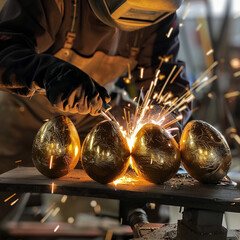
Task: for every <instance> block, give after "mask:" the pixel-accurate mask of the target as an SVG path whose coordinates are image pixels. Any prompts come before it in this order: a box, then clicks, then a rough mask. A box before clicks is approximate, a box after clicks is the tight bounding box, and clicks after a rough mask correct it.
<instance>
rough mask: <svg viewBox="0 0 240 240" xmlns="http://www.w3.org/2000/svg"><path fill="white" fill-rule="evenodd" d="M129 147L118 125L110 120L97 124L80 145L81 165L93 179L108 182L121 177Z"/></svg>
mask: <svg viewBox="0 0 240 240" xmlns="http://www.w3.org/2000/svg"><path fill="white" fill-rule="evenodd" d="M129 155H130V153H129V148H128V144H127V140H126V139H125V138H124V137H123V135H122V133H121V131H120V129H119V127H118V125H117V124H116V123H114V122H112V121H103V122H101V123H99V124H97V125H96V126H95V127H94V128H93V129H92V131H91V132H90V133H89V134H88V135H87V137H86V138H85V140H84V142H83V146H82V157H81V160H82V166H83V168H84V169H85V171H86V172H87V174H88V175H89V176H90V177H91V178H92V179H93V180H95V181H97V182H100V183H103V184H105V183H109V182H112V181H114V180H115V179H117V178H119V177H121V176H122V175H123V174H124V173H125V171H126V170H127V167H128V164H129V163H128V162H129V161H128V159H129Z"/></svg>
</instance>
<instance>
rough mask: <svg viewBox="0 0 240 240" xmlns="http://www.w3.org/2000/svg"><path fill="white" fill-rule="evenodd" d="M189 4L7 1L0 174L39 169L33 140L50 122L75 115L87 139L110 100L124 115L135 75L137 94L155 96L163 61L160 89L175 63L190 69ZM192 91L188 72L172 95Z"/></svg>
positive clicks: (0, 24) (1, 59)
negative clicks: (183, 23)
mask: <svg viewBox="0 0 240 240" xmlns="http://www.w3.org/2000/svg"><path fill="white" fill-rule="evenodd" d="M181 3H182V0H168V1H167V0H152V1H148V0H141V1H139V0H35V1H29V0H7V2H6V4H5V5H4V7H3V9H2V10H1V13H0V89H1V90H2V91H0V172H4V171H6V170H9V169H11V168H14V167H16V161H18V160H22V163H21V165H23V166H32V161H31V148H32V142H33V139H34V137H35V135H36V133H37V131H38V130H39V128H40V127H41V126H42V124H43V121H44V120H45V119H50V118H52V117H53V116H56V115H60V114H64V115H66V116H68V117H70V118H71V120H72V121H73V123H74V124H75V126H76V128H77V130H78V132H79V136H80V138H81V140H83V139H84V137H85V136H86V134H87V133H88V132H89V131H90V130H91V128H92V127H93V126H94V125H95V124H96V123H97V122H99V121H100V120H102V117H101V116H99V113H100V110H101V108H102V105H103V104H104V103H105V102H109V101H110V99H111V102H110V105H111V106H112V110H111V112H112V113H113V115H114V113H116V115H119V116H120V117H121V115H122V111H123V107H124V106H127V105H128V103H129V102H132V100H131V99H130V98H129V97H128V95H127V94H126V92H125V90H123V89H122V88H120V87H119V86H120V85H121V84H118V83H119V78H120V77H123V76H125V77H126V76H128V75H129V74H128V75H127V73H128V72H129V71H130V72H131V79H130V80H131V81H134V88H136V89H141V88H142V87H143V89H144V90H143V91H147V89H148V87H149V85H150V83H151V81H152V80H153V79H154V75H155V70H156V68H157V67H158V66H159V62H160V59H168V61H164V63H163V64H162V66H161V76H163V78H162V80H161V81H159V83H158V86H157V87H156V89H160V88H161V86H162V85H163V84H164V80H166V76H168V75H169V73H170V72H171V70H172V68H173V66H174V65H176V66H177V69H176V71H177V70H178V69H180V67H181V66H184V63H183V62H181V61H179V60H177V53H178V50H179V41H178V33H179V29H178V22H177V16H176V10H177V9H178V8H179V7H180V5H181ZM170 29H171V34H168V33H169V31H170ZM140 70H141V71H142V70H144V71H143V74H140ZM164 76H165V78H164ZM117 85H118V86H117ZM168 88H169V87H167V89H166V91H168V90H169V89H168ZM187 88H188V82H187V80H186V78H185V73H184V70H183V71H181V73H180V74H179V75H178V77H177V78H176V79H175V81H174V83H173V84H171V86H170V90H171V92H172V93H173V94H174V95H176V96H180V95H181V94H182V93H183V92H185V91H186V89H187ZM110 96H111V97H110ZM185 112H186V114H185V118H184V120H183V122H182V124H184V121H185V120H186V119H187V118H188V115H189V114H188V113H189V111H187V110H185ZM81 142H82V141H81Z"/></svg>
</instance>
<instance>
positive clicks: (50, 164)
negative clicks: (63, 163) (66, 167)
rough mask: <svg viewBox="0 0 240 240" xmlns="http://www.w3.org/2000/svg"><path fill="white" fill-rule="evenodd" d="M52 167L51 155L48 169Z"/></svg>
mask: <svg viewBox="0 0 240 240" xmlns="http://www.w3.org/2000/svg"><path fill="white" fill-rule="evenodd" d="M52 165H53V155H51V157H50V162H49V169H52Z"/></svg>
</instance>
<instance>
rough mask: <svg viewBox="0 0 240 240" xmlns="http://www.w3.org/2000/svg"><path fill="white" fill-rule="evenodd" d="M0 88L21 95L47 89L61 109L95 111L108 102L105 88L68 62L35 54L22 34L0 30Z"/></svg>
mask: <svg viewBox="0 0 240 240" xmlns="http://www.w3.org/2000/svg"><path fill="white" fill-rule="evenodd" d="M0 89H1V90H4V91H8V92H11V93H15V94H18V95H21V96H26V97H29V96H32V94H38V93H42V92H43V91H39V90H41V89H45V90H46V95H47V98H48V99H49V101H50V102H51V104H52V105H53V106H56V107H57V108H59V109H60V110H61V111H64V112H70V113H80V114H88V113H90V114H91V115H98V114H99V112H100V109H101V107H102V105H103V103H106V102H109V101H110V97H109V95H108V93H107V91H106V89H105V88H104V87H102V86H100V85H99V84H98V83H96V82H95V81H94V80H93V79H91V78H90V77H89V76H88V75H87V74H86V73H84V72H83V71H81V70H80V69H78V68H77V67H75V66H73V65H72V64H70V63H67V62H65V61H62V60H60V59H58V58H55V57H54V56H52V55H49V54H44V53H43V54H42V53H41V54H36V52H35V51H34V47H33V44H32V43H31V42H29V41H28V39H27V38H26V37H25V36H24V35H22V34H14V33H1V32H0Z"/></svg>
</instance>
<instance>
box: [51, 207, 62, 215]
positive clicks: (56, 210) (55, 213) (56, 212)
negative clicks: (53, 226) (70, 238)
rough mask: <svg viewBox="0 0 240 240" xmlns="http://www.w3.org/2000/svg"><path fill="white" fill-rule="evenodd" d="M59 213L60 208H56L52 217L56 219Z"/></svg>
mask: <svg viewBox="0 0 240 240" xmlns="http://www.w3.org/2000/svg"><path fill="white" fill-rule="evenodd" d="M59 212H60V207H56V208H55V209H54V210H53V212H52V216H53V217H56V216H57V214H58V213H59Z"/></svg>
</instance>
